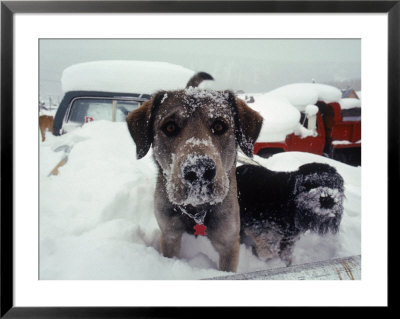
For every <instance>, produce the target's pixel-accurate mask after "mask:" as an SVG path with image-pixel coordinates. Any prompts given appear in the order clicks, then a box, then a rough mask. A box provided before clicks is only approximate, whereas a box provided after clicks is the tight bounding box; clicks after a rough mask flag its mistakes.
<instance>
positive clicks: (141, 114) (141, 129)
mask: <svg viewBox="0 0 400 319" xmlns="http://www.w3.org/2000/svg"><path fill="white" fill-rule="evenodd" d="M164 94H165V92H158V93H157V94H155V95H154V96H153V98H151V99H150V100H148V101H146V102H144V103H143V104H142V105H141V106H140V107H139V108H138V109H136V110H134V111H132V112H130V113H129V114H128V116H127V117H126V122H127V124H128V129H129V132H130V133H131V136H132V138H133V140H134V141H135V144H136V157H137V159H141V158H142V157H144V156H145V155H146V154H147V152H148V151H149V149H150V146H151V143H153V135H154V133H153V122H154V114H155V113H156V112H157V109H158V106H159V104H160V101H161V99H162V97H163V96H164Z"/></svg>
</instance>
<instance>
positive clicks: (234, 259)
mask: <svg viewBox="0 0 400 319" xmlns="http://www.w3.org/2000/svg"><path fill="white" fill-rule="evenodd" d="M209 237H210V240H211V243H212V244H213V246H214V248H215V249H216V251H217V252H218V254H219V269H220V270H222V271H230V272H235V271H236V269H237V266H238V264H239V249H240V239H239V234H234V233H229V232H227V233H225V234H223V235H222V236H221V233H219V234H213V233H212V232H210V234H209Z"/></svg>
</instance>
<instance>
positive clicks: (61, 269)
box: [40, 121, 361, 279]
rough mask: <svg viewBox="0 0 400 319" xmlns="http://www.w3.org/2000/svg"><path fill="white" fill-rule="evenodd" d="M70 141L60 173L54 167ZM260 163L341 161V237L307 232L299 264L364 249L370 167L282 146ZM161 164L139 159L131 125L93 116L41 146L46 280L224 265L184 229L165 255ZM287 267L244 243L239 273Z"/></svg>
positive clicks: (283, 166) (181, 275)
mask: <svg viewBox="0 0 400 319" xmlns="http://www.w3.org/2000/svg"><path fill="white" fill-rule="evenodd" d="M64 144H67V145H70V146H71V147H72V148H71V151H70V154H69V160H68V162H67V164H66V165H65V166H63V167H61V168H60V169H59V175H58V176H50V177H48V176H47V175H48V173H49V172H50V171H51V169H52V168H53V167H54V166H55V165H56V164H57V163H58V161H59V160H60V159H61V158H62V157H63V155H64V154H63V151H56V150H57V149H58V147H59V146H60V145H64ZM255 160H256V161H259V162H260V163H261V164H262V165H265V166H266V167H268V168H270V169H274V170H284V171H290V170H295V169H297V168H298V167H299V166H300V165H302V164H305V163H309V162H323V163H328V164H330V165H333V166H335V167H336V168H337V169H338V171H339V173H340V174H342V176H343V178H344V180H345V195H346V199H345V201H344V215H343V220H342V224H341V228H340V231H339V233H338V234H337V235H328V236H326V237H320V236H318V235H314V234H305V235H303V236H302V238H301V239H300V240H299V241H298V242H297V244H296V246H295V250H294V264H302V263H305V262H311V261H317V260H326V259H331V258H339V257H346V256H352V255H359V254H360V253H361V247H360V245H361V236H360V231H361V224H360V216H361V198H360V196H361V185H360V183H361V177H360V174H361V168H356V167H352V166H348V165H345V164H342V163H339V162H336V161H333V160H330V159H327V158H324V157H320V156H316V155H312V154H307V153H281V154H277V155H275V156H273V157H271V158H269V159H263V158H260V157H258V156H255ZM155 180H156V166H155V164H154V162H153V160H152V157H151V152H150V153H149V154H148V155H146V156H145V157H144V158H143V159H141V160H136V155H135V145H134V142H133V141H132V139H131V137H130V134H129V132H128V130H127V128H126V124H125V123H117V122H115V123H113V122H106V121H98V122H91V123H88V124H86V125H84V126H83V127H82V128H78V129H77V130H75V131H73V132H71V133H68V134H66V135H63V136H59V137H55V136H52V135H49V137H48V138H46V141H45V142H44V143H40V279H199V278H210V277H216V276H221V275H226V274H227V273H225V272H221V271H219V270H218V268H217V265H218V254H217V252H216V251H215V249H214V248H213V247H212V245H211V243H210V241H209V239H208V238H207V237H201V236H199V237H198V238H195V237H194V236H191V235H184V236H183V239H182V248H181V255H180V258H179V259H177V258H174V259H168V258H164V257H163V256H162V254H161V253H160V248H159V238H160V231H159V228H158V225H157V222H156V219H155V217H154V213H153V203H154V200H153V194H154V188H155V182H156V181H155ZM282 266H284V265H283V263H282V262H281V261H280V260H278V259H272V260H271V261H268V262H263V261H261V260H259V259H258V258H257V257H255V256H254V255H253V254H252V252H251V250H250V249H249V248H247V247H245V246H244V245H241V246H240V261H239V267H238V272H239V273H240V272H242V273H243V272H249V271H257V270H264V269H271V268H276V267H282Z"/></svg>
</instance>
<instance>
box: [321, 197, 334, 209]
mask: <svg viewBox="0 0 400 319" xmlns="http://www.w3.org/2000/svg"><path fill="white" fill-rule="evenodd" d="M319 203H320V205H321V208H325V209H331V208H332V207H333V206H335V199H334V198H333V197H332V196H325V197H320V199H319Z"/></svg>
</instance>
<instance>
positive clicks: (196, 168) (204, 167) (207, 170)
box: [182, 156, 216, 184]
mask: <svg viewBox="0 0 400 319" xmlns="http://www.w3.org/2000/svg"><path fill="white" fill-rule="evenodd" d="M182 172H183V178H184V180H185V181H186V182H188V183H189V184H197V183H200V184H204V183H209V182H211V181H212V180H213V179H214V177H215V174H216V165H215V162H214V161H213V160H212V159H211V158H209V157H206V156H204V157H203V156H202V157H197V158H189V159H188V160H186V161H185V163H184V164H183V166H182Z"/></svg>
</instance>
